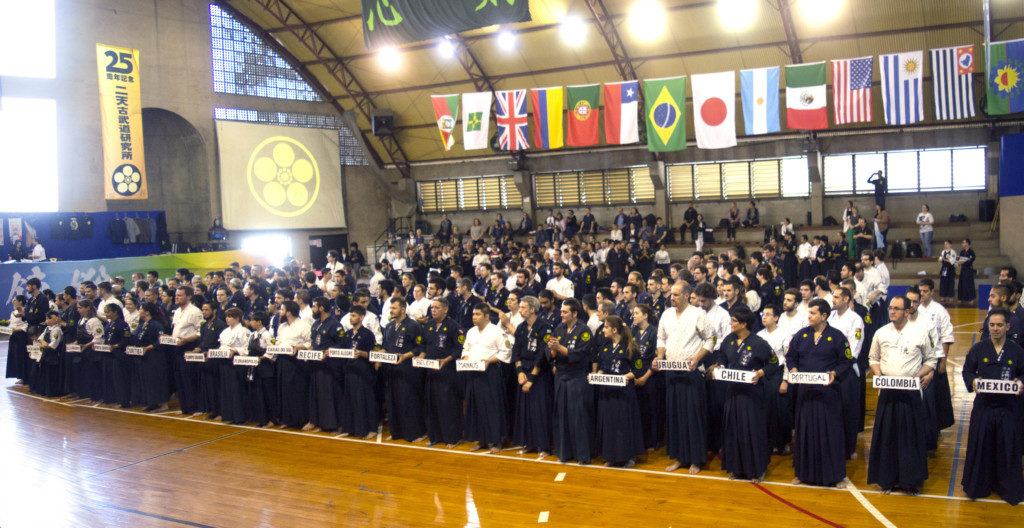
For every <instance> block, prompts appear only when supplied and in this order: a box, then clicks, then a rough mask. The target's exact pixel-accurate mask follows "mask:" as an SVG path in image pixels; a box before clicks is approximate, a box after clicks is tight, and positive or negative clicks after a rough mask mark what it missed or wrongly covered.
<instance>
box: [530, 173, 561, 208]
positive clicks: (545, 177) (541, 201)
mask: <svg viewBox="0 0 1024 528" xmlns="http://www.w3.org/2000/svg"><path fill="white" fill-rule="evenodd" d="M533 195H534V199H535V201H536V202H537V207H554V206H556V205H558V202H557V201H556V199H555V175H554V174H538V175H536V176H534V177H533Z"/></svg>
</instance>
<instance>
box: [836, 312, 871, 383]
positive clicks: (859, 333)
mask: <svg viewBox="0 0 1024 528" xmlns="http://www.w3.org/2000/svg"><path fill="white" fill-rule="evenodd" d="M828 325H829V326H831V327H834V328H835V329H836V330H839V331H840V332H842V333H843V335H845V336H846V341H847V342H848V343H849V344H850V352H853V357H854V359H856V358H858V357H860V351H861V349H862V348H863V347H864V320H863V319H861V317H860V316H859V315H857V312H855V311H853V308H847V309H846V311H845V312H843V314H842V315H839V310H833V311H832V313H830V314H829V316H828ZM853 368H854V369H855V370H856V371H857V374H858V375H860V374H861V372H860V369H858V368H857V366H856V365H854V366H853Z"/></svg>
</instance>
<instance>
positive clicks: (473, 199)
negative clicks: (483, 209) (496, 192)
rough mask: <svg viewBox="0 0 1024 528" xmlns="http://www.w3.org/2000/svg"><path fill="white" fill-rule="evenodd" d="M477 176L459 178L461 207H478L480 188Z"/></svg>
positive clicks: (464, 208)
mask: <svg viewBox="0 0 1024 528" xmlns="http://www.w3.org/2000/svg"><path fill="white" fill-rule="evenodd" d="M479 181H480V180H479V179H477V178H472V179H470V178H464V179H461V180H459V192H460V194H461V197H462V200H461V203H460V205H461V207H460V208H461V209H463V210H466V209H480V189H479V187H477V184H478V183H479Z"/></svg>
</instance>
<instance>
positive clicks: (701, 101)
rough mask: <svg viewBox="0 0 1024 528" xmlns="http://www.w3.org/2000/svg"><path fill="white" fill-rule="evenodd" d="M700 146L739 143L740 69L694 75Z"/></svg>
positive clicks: (694, 108)
mask: <svg viewBox="0 0 1024 528" xmlns="http://www.w3.org/2000/svg"><path fill="white" fill-rule="evenodd" d="M690 82H692V83H693V128H694V131H695V132H696V135H697V147H698V148H703V149H716V148H727V147H735V146H736V72H732V71H727V72H720V73H705V74H699V75H692V76H691V77H690Z"/></svg>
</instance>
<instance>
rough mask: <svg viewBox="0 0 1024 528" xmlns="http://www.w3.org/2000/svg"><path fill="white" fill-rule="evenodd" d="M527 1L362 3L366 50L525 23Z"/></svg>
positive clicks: (388, 0)
mask: <svg viewBox="0 0 1024 528" xmlns="http://www.w3.org/2000/svg"><path fill="white" fill-rule="evenodd" d="M529 20H530V4H529V1H528V0H363V42H364V43H365V44H366V49H373V48H376V47H378V46H389V45H394V44H406V43H409V42H419V41H421V40H429V39H432V38H437V37H441V36H444V35H450V34H452V33H459V32H461V31H467V30H470V29H476V28H482V27H487V26H493V25H495V24H507V23H511V22H528V21H529Z"/></svg>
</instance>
